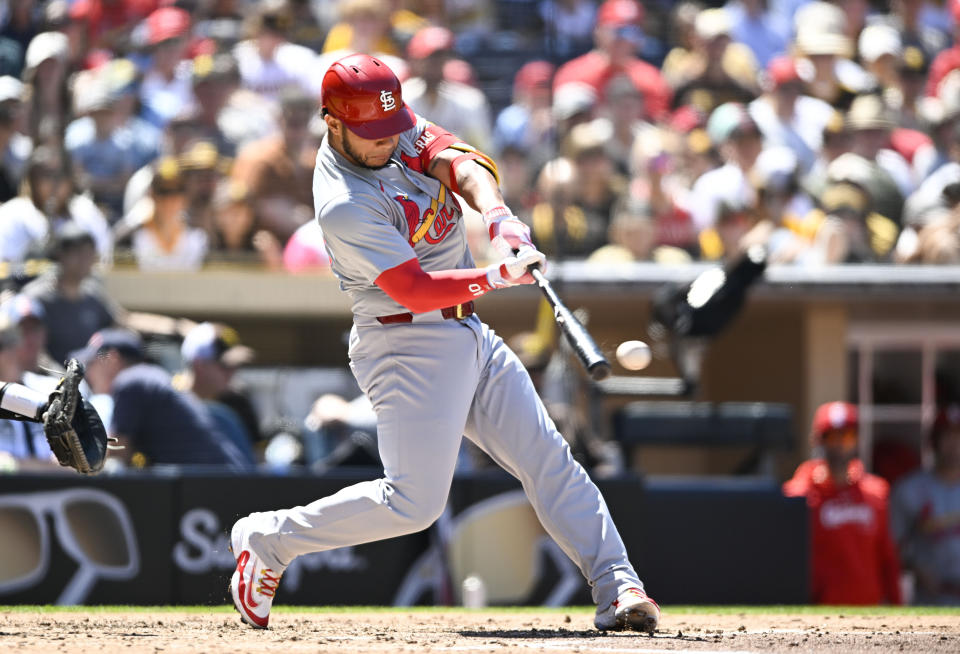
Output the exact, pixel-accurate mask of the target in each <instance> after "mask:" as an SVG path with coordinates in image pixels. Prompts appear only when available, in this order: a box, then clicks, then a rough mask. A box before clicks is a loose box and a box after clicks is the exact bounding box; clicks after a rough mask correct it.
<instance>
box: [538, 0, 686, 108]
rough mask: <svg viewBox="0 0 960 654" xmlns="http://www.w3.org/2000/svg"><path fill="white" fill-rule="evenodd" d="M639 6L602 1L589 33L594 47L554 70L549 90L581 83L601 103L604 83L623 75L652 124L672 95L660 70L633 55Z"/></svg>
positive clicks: (640, 12)
mask: <svg viewBox="0 0 960 654" xmlns="http://www.w3.org/2000/svg"><path fill="white" fill-rule="evenodd" d="M642 22H643V7H642V6H641V5H640V4H639V3H637V2H635V0H606V2H604V3H603V4H602V5H600V8H599V9H598V10H597V21H596V26H595V27H594V31H593V42H594V44H595V46H596V47H595V48H594V49H593V50H591V51H590V52H588V53H587V54H585V55H582V56H580V57H577V58H576V59H573V60H572V61H568V62H567V63H565V64H564V65H563V66H561V67H560V69H559V70H558V71H557V74H556V77H554V80H553V89H554V91H556V90H557V89H558V88H560V87H561V86H563V85H564V84H566V83H567V82H582V83H584V84H588V85H590V86H592V87H593V88H594V90H596V92H597V96H598V97H599V98H600V99H601V101H603V99H604V97H603V96H604V93H605V91H606V88H607V83H608V82H609V81H610V80H611V79H613V78H614V77H616V76H617V75H627V76H628V77H629V78H630V79H631V80H632V81H633V83H634V85H636V87H637V89H638V90H639V91H640V92H641V93H642V94H643V100H644V108H645V113H646V115H645V118H646V119H647V120H650V121H651V122H655V121H657V120H659V119H661V118H663V117H664V116H665V115H666V113H667V110H668V109H669V107H670V98H671V95H672V92H671V90H670V87H669V86H668V85H667V83H666V81H664V79H663V76H662V75H661V74H660V70H659V69H658V68H657V67H656V66H653V65H651V64H648V63H647V62H645V61H643V60H641V59H638V58H637V56H636V52H637V47H638V46H639V44H640V40H641V39H642V38H643V31H642V29H641V24H642Z"/></svg>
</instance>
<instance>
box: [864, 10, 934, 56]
mask: <svg viewBox="0 0 960 654" xmlns="http://www.w3.org/2000/svg"><path fill="white" fill-rule="evenodd" d="M931 4H933V3H929V2H921V1H918V0H891V1H890V3H889V7H890V11H889V13H887V14H877V15H873V16H870V17H869V18H868V19H867V22H868V23H869V24H868V26H867V27H870V26H871V25H876V24H881V25H888V26H890V27H891V28H893V29H894V30H895V31H896V32H897V35H898V36H899V37H900V40H901V42H902V44H903V47H914V48H919V49H920V50H921V51H922V52H923V54H924V56H926V57H928V58H929V57H934V56H935V55H936V54H937V53H938V52H942V51H943V50H944V49H945V48H946V47H947V46H949V45H950V38H949V28H948V27H947V26H946V25H935V24H933V21H931V20H929V18H931V16H930V14H931V9H932V7H931ZM937 4H942V3H937ZM945 4H950V3H949V2H948V3H945ZM861 33H862V32H861Z"/></svg>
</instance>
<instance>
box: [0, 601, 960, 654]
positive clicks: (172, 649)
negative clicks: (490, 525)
mask: <svg viewBox="0 0 960 654" xmlns="http://www.w3.org/2000/svg"><path fill="white" fill-rule="evenodd" d="M591 620H592V614H591V613H588V612H587V611H586V610H584V609H576V610H570V611H560V612H557V611H528V610H525V611H517V612H509V611H495V612H427V611H386V612H379V611H358V612H343V611H329V612H324V611H322V610H317V611H309V612H308V611H290V612H286V611H285V612H278V613H276V614H275V615H274V616H273V617H272V618H271V629H270V630H269V631H255V630H252V629H249V628H247V627H244V626H242V625H241V624H240V621H239V619H238V618H237V617H236V615H235V614H233V613H232V612H231V613H227V612H224V611H222V610H216V611H215V612H211V613H203V612H197V611H189V612H180V611H176V610H169V609H166V610H162V611H157V612H149V611H144V610H137V611H133V612H123V611H103V610H98V609H92V610H90V611H86V612H84V611H82V610H80V611H70V612H58V611H53V612H47V611H39V610H38V611H23V610H4V611H0V646H2V647H3V649H4V651H12V652H17V653H18V654H26V653H34V652H35V653H37V654H40V653H43V654H50V653H53V652H56V653H63V654H80V653H97V654H110V653H113V652H145V653H149V654H156V653H158V652H162V653H163V654H170V653H173V654H181V653H183V654H199V653H201V652H207V653H216V652H230V653H231V654H244V653H248V652H249V653H251V654H252V653H256V654H263V653H264V652H283V654H297V653H300V652H312V653H316V652H322V653H327V652H329V653H334V654H341V653H342V654H348V653H349V654H381V653H385V652H417V653H418V654H423V653H427V652H493V653H495V654H501V653H506V652H524V653H526V652H536V651H542V652H551V653H558V654H565V653H574V652H577V653H582V654H588V653H590V652H600V653H605V652H633V653H640V654H642V653H644V652H661V651H686V652H716V653H720V652H723V653H725V654H728V653H733V652H791V653H792V652H817V653H824V652H830V653H832V652H838V653H839V652H843V653H848V652H850V653H855V652H918V653H920V652H923V653H928V652H960V614H958V613H953V614H931V615H912V614H906V615H905V614H897V615H893V614H891V615H880V614H878V615H856V614H854V615H845V614H842V613H839V612H837V613H833V614H828V613H822V614H816V613H807V612H800V613H794V614H791V613H782V614H762V613H753V612H750V613H736V612H734V613H722V612H718V613H710V612H685V613H671V612H670V611H669V609H667V610H666V611H665V613H664V616H663V620H662V621H661V624H660V629H659V631H658V632H657V634H656V635H654V636H652V637H651V636H647V635H644V634H638V633H628V634H617V635H604V634H600V633H598V632H597V631H595V630H594V629H593V628H592V622H591Z"/></svg>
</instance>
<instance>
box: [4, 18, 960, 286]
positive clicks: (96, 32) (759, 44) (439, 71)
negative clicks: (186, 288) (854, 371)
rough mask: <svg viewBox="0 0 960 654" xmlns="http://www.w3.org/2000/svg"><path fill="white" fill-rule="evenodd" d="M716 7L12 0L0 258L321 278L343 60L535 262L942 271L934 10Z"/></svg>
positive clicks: (949, 166) (956, 76) (953, 143)
mask: <svg viewBox="0 0 960 654" xmlns="http://www.w3.org/2000/svg"><path fill="white" fill-rule="evenodd" d="M718 4H720V3H716V2H713V3H703V4H701V3H697V2H687V1H684V2H670V1H668V0H651V1H648V2H645V3H642V4H641V3H637V2H634V1H633V0H607V1H605V2H602V3H598V2H594V0H476V1H471V2H464V1H462V0H341V1H340V2H339V3H336V2H320V1H315V2H311V1H310V0H259V1H252V0H205V1H203V2H200V1H199V0H178V1H177V2H168V1H167V0H72V1H69V2H67V1H64V0H48V1H46V2H44V1H41V0H11V1H10V2H8V3H7V4H6V5H4V11H3V13H2V15H0V23H2V25H3V27H2V28H0V73H2V77H0V202H3V205H2V206H0V244H2V245H0V258H2V261H3V262H4V263H5V264H8V265H13V266H16V265H18V264H22V263H23V262H25V261H29V260H34V259H41V260H42V259H44V258H45V257H47V256H48V255H49V246H50V244H51V238H50V237H51V235H53V234H54V233H55V232H56V231H57V230H58V229H60V227H61V226H62V225H63V224H64V223H65V222H67V221H71V222H74V223H76V224H78V225H81V226H82V227H83V228H84V229H86V230H87V231H88V232H89V233H90V234H91V235H92V236H93V238H94V243H95V246H96V252H97V255H98V258H99V261H100V263H102V264H104V265H111V263H112V262H114V261H116V262H117V263H122V262H135V265H137V266H139V267H140V268H141V269H143V270H159V269H164V270H170V269H177V270H195V269H198V268H201V267H202V266H203V265H204V264H206V263H209V262H212V261H223V260H228V261H230V260H239V261H248V262H249V261H253V262H261V263H262V264H264V265H266V266H269V267H271V268H274V269H282V268H286V269H289V270H294V271H297V270H302V269H304V268H310V267H316V266H323V265H324V263H325V260H326V253H325V252H324V249H323V247H322V238H321V236H320V234H319V233H318V229H317V227H316V226H315V225H314V224H313V223H312V221H311V217H312V215H313V210H312V198H311V185H310V179H311V174H312V168H313V159H314V155H315V152H316V147H317V145H318V143H319V140H320V139H321V138H322V137H323V131H324V129H325V125H324V123H323V121H322V120H321V119H319V117H318V115H317V105H318V103H317V101H318V94H319V87H320V81H321V79H322V76H323V73H324V72H325V70H326V68H327V67H328V65H329V64H330V63H331V62H333V61H335V60H336V59H337V58H339V57H341V56H344V55H345V54H348V53H350V52H355V51H362V52H367V53H371V54H374V55H377V56H379V57H381V58H382V59H383V60H384V61H385V62H387V63H388V65H390V66H391V67H392V68H393V69H394V70H395V72H396V73H397V75H398V76H399V77H400V78H401V79H402V80H403V81H404V91H403V92H404V99H405V100H406V101H407V102H408V103H409V104H410V105H411V106H412V107H413V108H414V110H415V111H417V112H418V113H420V114H422V115H424V116H426V117H427V118H428V119H430V120H433V121H434V122H437V123H439V124H441V125H442V126H444V127H446V128H447V129H449V130H450V131H453V132H454V133H456V134H458V135H459V136H461V137H462V138H463V139H464V140H466V141H468V142H470V143H472V144H474V145H475V146H477V147H478V148H479V149H481V150H484V151H487V152H489V153H491V154H492V155H493V156H495V157H496V158H497V160H498V161H499V163H500V166H501V167H502V169H503V171H504V173H505V174H504V175H503V179H504V186H505V189H504V190H505V193H506V196H507V200H508V204H509V205H510V206H511V207H512V208H513V209H514V210H515V211H516V212H517V214H518V215H520V217H521V218H523V219H524V220H526V221H528V222H529V223H530V224H531V226H532V227H533V230H534V237H535V240H536V242H537V243H538V245H539V247H541V249H543V250H545V251H546V252H548V254H550V255H551V256H553V257H554V258H558V257H562V258H567V257H574V258H590V259H592V260H597V261H606V262H618V261H630V260H653V261H658V262H675V261H686V260H691V259H692V260H697V259H706V260H717V259H722V258H724V257H728V256H731V255H732V254H733V253H735V252H737V251H739V250H741V249H742V248H743V247H744V245H745V244H749V243H755V242H763V243H766V244H767V245H768V246H769V248H770V252H771V261H772V262H775V263H777V262H779V263H787V262H789V263H795V264H799V265H815V264H818V263H825V262H826V263H837V262H849V263H852V262H930V263H945V262H956V261H958V260H960V236H958V234H957V231H958V230H957V221H956V218H955V217H954V216H952V215H951V209H952V208H953V206H954V205H955V204H956V202H957V200H958V199H960V192H958V188H960V187H957V185H956V184H957V182H958V181H960V168H958V164H957V161H958V159H960V131H958V129H960V128H958V120H957V117H958V116H960V70H958V68H960V44H956V45H954V44H953V41H954V37H955V33H956V31H957V29H958V28H957V22H958V21H957V17H958V16H960V3H958V2H954V1H953V0H944V1H943V2H936V1H927V2H923V1H921V0H891V1H889V2H868V1H866V0H851V1H849V2H832V3H831V2H820V1H815V2H810V1H806V0H732V1H730V2H727V3H725V4H722V5H721V6H712V5H718ZM474 222H478V221H474ZM477 231H478V233H479V232H482V230H479V229H478V230H477ZM476 241H477V243H476V245H477V246H478V250H479V252H478V255H482V253H483V247H482V241H483V239H480V238H478V239H476Z"/></svg>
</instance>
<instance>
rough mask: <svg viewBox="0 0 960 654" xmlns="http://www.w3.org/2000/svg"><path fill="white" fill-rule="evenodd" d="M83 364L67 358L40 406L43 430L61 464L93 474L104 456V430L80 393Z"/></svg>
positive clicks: (98, 468) (102, 461)
mask: <svg viewBox="0 0 960 654" xmlns="http://www.w3.org/2000/svg"><path fill="white" fill-rule="evenodd" d="M82 380H83V364H82V363H80V362H79V361H77V360H76V359H71V360H70V361H68V362H67V372H66V374H64V376H63V379H61V380H60V383H59V384H57V388H56V390H54V391H53V393H51V394H50V400H49V401H48V402H47V406H46V408H45V409H44V410H43V413H42V416H41V419H42V420H43V432H44V434H46V436H47V442H49V443H50V449H51V450H53V453H54V454H55V455H56V456H57V460H58V461H59V462H60V465H62V466H69V467H71V468H74V469H75V470H77V472H81V473H83V474H85V475H92V474H96V473H97V472H99V471H100V470H101V469H102V468H103V463H104V461H106V458H107V432H106V430H105V429H104V428H103V422H102V421H101V420H100V416H99V415H97V411H96V409H94V408H93V405H91V404H90V403H89V402H87V401H86V400H84V399H83V398H82V397H80V391H79V386H80V382H81V381H82Z"/></svg>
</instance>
